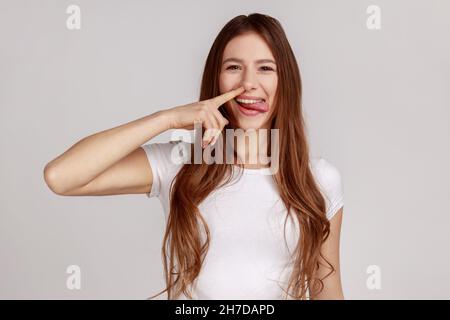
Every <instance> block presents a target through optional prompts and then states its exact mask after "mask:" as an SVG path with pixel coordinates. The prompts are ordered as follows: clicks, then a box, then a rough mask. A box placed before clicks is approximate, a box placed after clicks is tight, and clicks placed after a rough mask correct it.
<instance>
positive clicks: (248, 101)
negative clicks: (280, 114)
mask: <svg viewBox="0 0 450 320" xmlns="http://www.w3.org/2000/svg"><path fill="white" fill-rule="evenodd" d="M236 101H237V102H239V103H247V104H252V103H258V102H262V101H264V100H263V99H260V100H247V99H236Z"/></svg>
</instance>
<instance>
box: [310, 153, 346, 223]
mask: <svg viewBox="0 0 450 320" xmlns="http://www.w3.org/2000/svg"><path fill="white" fill-rule="evenodd" d="M310 168H311V171H312V173H313V175H314V178H315V180H316V182H317V183H318V185H319V187H320V188H321V190H322V192H323V194H324V196H325V198H326V201H327V217H328V218H329V219H331V217H332V216H333V215H334V214H335V213H336V211H337V209H339V208H340V207H342V206H343V204H344V188H343V179H342V174H341V172H340V170H339V169H338V167H337V166H335V165H334V164H333V163H332V162H330V161H328V160H326V159H324V158H322V157H313V158H311V159H310Z"/></svg>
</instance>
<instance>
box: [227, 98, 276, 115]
mask: <svg viewBox="0 0 450 320" xmlns="http://www.w3.org/2000/svg"><path fill="white" fill-rule="evenodd" d="M234 101H235V102H236V103H237V104H239V105H240V106H242V107H244V108H247V109H251V110H257V111H259V112H267V111H269V105H268V104H267V103H266V101H265V100H262V101H259V102H256V103H241V102H238V101H237V100H236V99H235V100H234Z"/></svg>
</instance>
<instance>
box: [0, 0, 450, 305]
mask: <svg viewBox="0 0 450 320" xmlns="http://www.w3.org/2000/svg"><path fill="white" fill-rule="evenodd" d="M71 4H77V5H79V6H80V7H81V30H72V31H71V30H68V29H67V28H66V19H67V17H68V14H67V13H66V8H67V7H68V6H69V5H71ZM371 4H376V5H379V6H380V8H381V29H380V30H368V29H367V27H366V19H367V17H368V14H367V13H366V8H367V7H368V6H369V5H371ZM252 12H260V13H267V14H269V15H271V16H274V17H276V18H277V19H279V20H280V22H281V23H282V25H283V26H284V29H285V31H286V33H287V35H288V38H289V40H290V43H291V45H292V47H293V49H294V52H295V54H296V56H297V59H298V62H299V64H300V70H301V74H302V80H303V85H304V109H305V117H306V119H307V122H308V135H309V137H310V143H311V147H312V150H311V151H312V154H313V156H322V157H324V158H325V159H327V160H328V161H329V162H331V163H333V164H334V165H335V166H336V167H337V168H338V169H339V170H340V172H341V174H342V177H343V183H344V193H345V208H344V221H343V226H342V243H341V246H342V249H341V250H342V251H341V260H342V261H341V264H342V265H341V267H342V280H343V287H344V294H345V297H346V298H347V299H382V298H384V299H394V298H406V299H416V298H424V299H431V298H438V299H442V298H447V299H448V298H450V274H449V272H448V270H450V253H449V250H448V244H449V243H450V241H449V240H450V233H449V226H450V204H449V198H450V197H449V195H450V192H449V191H450V190H449V181H450V169H449V166H448V164H449V163H450V150H449V148H450V143H449V142H450V141H449V140H450V132H449V131H450V124H449V122H450V90H449V83H450V61H449V57H450V43H449V41H448V33H449V31H450V1H445V0H442V1H438V0H435V1H425V0H424V1H411V0H408V1H406V0H405V1H363V0H353V1H339V2H338V1H331V0H330V1H317V0H315V1H261V0H259V1H245V2H243V1H231V0H230V1H43V0H42V1H17V0H15V1H4V0H2V1H0V106H1V109H0V110H1V117H0V121H1V127H0V128H1V132H0V148H1V159H0V161H1V163H0V170H1V180H0V181H1V182H0V183H1V190H0V210H1V215H0V298H3V299H15V298H25V299H29V298H37V299H50V298H61V299H80V298H87V299H95V298H98V299H109V298H125V299H145V298H147V297H149V296H150V295H152V294H154V293H156V292H157V291H159V290H160V289H161V288H162V287H163V285H164V282H163V278H162V276H163V273H162V263H161V258H160V249H161V243H162V237H163V232H164V221H163V212H162V208H161V205H160V204H159V201H158V199H156V198H154V199H148V198H147V197H146V196H145V195H144V194H142V195H122V196H102V197H61V196H57V195H55V194H53V193H52V192H51V191H50V190H49V189H48V188H47V187H46V185H45V182H44V180H43V168H44V166H45V164H46V163H47V162H48V161H50V160H51V159H53V158H54V157H56V156H57V155H58V154H60V153H62V152H63V151H65V150H66V149H67V148H69V147H70V146H71V145H73V144H74V143H75V142H76V141H78V140H79V139H81V138H83V137H85V136H87V135H90V134H92V133H95V132H98V131H101V130H104V129H107V128H111V127H114V126H117V125H120V124H122V123H125V122H128V121H131V120H134V119H137V118H139V117H142V116H144V115H147V114H150V113H153V112H155V111H156V110H159V109H165V108H168V107H173V106H176V105H181V104H186V103H189V102H192V101H194V100H196V99H197V98H198V92H199V85H200V79H201V72H202V67H203V64H204V61H205V59H206V55H207V53H208V51H209V48H210V46H211V44H212V41H213V40H214V38H215V36H216V35H217V33H218V32H219V30H220V28H222V26H223V25H224V24H225V23H226V22H227V21H228V20H230V19H231V18H233V17H234V16H236V15H238V14H249V13H252ZM169 137H170V134H169V132H166V133H164V134H162V135H160V136H158V137H157V138H155V139H154V140H152V141H167V140H168V138H169ZM72 264H75V265H79V266H80V267H81V270H82V273H81V290H69V289H67V288H66V279H67V277H68V274H66V268H67V266H69V265H72ZM369 265H378V266H379V267H380V269H381V284H382V287H381V289H380V290H369V289H368V288H367V286H366V279H367V278H368V276H369V275H368V274H367V273H366V269H367V267H368V266H369Z"/></svg>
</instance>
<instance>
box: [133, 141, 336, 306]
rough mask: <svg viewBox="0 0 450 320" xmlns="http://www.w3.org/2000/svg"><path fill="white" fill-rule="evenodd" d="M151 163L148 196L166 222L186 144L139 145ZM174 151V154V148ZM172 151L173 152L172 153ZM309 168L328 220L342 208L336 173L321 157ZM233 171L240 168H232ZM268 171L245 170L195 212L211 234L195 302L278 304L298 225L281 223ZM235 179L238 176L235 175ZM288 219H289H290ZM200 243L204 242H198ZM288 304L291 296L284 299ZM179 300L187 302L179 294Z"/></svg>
mask: <svg viewBox="0 0 450 320" xmlns="http://www.w3.org/2000/svg"><path fill="white" fill-rule="evenodd" d="M142 147H143V149H144V150H145V152H146V154H147V157H148V160H149V162H150V165H151V168H152V173H153V184H152V188H151V190H150V192H149V193H147V196H148V197H158V198H159V200H160V201H161V204H162V206H163V210H164V215H165V218H166V219H167V217H168V214H169V186H170V183H171V182H172V180H173V179H174V177H175V175H176V173H177V172H178V171H179V170H180V169H181V167H182V165H183V164H182V163H180V162H181V161H180V162H179V163H174V161H172V159H173V158H171V155H172V154H174V155H177V154H178V155H179V156H180V157H183V156H185V151H186V150H189V149H188V148H190V144H189V143H187V142H182V141H170V142H167V143H149V144H145V145H143V146H142ZM174 148H175V149H174ZM172 152H173V153H172ZM310 167H311V169H312V173H313V175H314V177H315V178H316V181H317V182H318V184H319V187H320V189H321V191H322V194H323V195H324V196H325V201H326V207H327V213H326V215H327V218H328V219H331V218H332V217H333V215H334V214H335V213H336V212H337V211H338V210H339V209H340V208H341V207H342V206H343V205H344V198H343V188H342V183H341V176H340V173H339V171H338V170H337V169H336V167H334V166H333V165H332V164H330V163H329V162H327V161H326V160H325V159H323V158H311V159H310ZM236 169H237V170H235V171H236V172H238V171H239V168H238V167H236ZM269 170H270V169H269V168H262V169H244V171H243V174H242V176H241V177H240V179H239V180H237V182H236V180H232V183H230V184H229V185H226V186H224V187H222V188H220V189H218V190H215V191H213V192H212V193H211V194H210V195H209V196H208V197H207V198H206V199H205V200H204V201H203V202H202V203H200V204H199V210H200V213H201V214H202V216H203V217H204V219H205V221H206V223H207V224H208V227H209V230H210V235H211V239H210V246H209V249H208V252H207V255H206V258H205V261H204V262H203V266H202V269H201V271H200V274H199V276H198V278H197V279H196V281H195V283H194V285H193V288H194V290H193V294H194V295H193V298H194V299H275V300H276V299H283V297H285V296H284V295H283V293H284V292H283V290H282V288H284V289H285V290H286V288H287V283H288V280H289V275H290V272H291V271H292V269H291V266H292V262H293V260H292V258H291V256H292V253H293V252H294V249H295V245H296V244H297V240H298V234H299V232H298V231H299V228H298V221H297V219H296V218H295V217H294V218H288V219H287V221H286V230H285V231H286V233H285V236H286V240H285V238H284V233H283V226H284V222H285V218H286V214H287V210H286V208H285V207H284V205H283V202H282V200H281V198H280V196H279V194H278V191H277V189H276V184H275V182H274V181H273V176H272V175H269V174H268V173H270V171H269ZM235 176H236V177H239V175H238V173H235ZM289 217H290V216H289ZM203 239H204V238H203ZM288 298H289V299H290V297H288ZM178 299H180V300H183V299H187V298H186V297H185V296H184V295H181V297H179V298H178Z"/></svg>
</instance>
